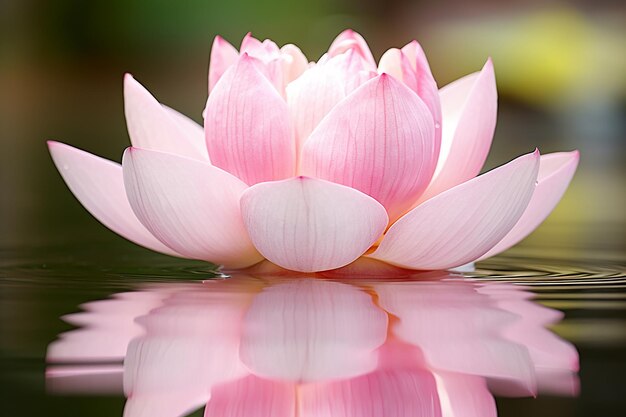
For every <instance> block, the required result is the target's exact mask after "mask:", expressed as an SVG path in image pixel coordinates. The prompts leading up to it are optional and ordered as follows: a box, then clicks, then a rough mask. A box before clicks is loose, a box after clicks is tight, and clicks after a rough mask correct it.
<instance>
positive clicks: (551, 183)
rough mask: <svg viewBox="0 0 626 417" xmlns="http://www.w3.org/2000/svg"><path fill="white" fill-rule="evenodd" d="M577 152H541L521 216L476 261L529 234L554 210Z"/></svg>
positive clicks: (577, 154) (505, 247)
mask: <svg viewBox="0 0 626 417" xmlns="http://www.w3.org/2000/svg"><path fill="white" fill-rule="evenodd" d="M578 159H579V153H578V151H573V152H559V153H551V154H547V155H542V156H541V160H540V164H539V175H538V176H537V187H535V192H534V193H533V196H532V198H531V199H530V203H528V207H527V208H526V211H524V214H523V215H522V217H521V218H520V219H519V220H518V222H517V223H516V224H515V226H513V229H511V231H510V232H509V233H508V234H507V235H506V236H505V237H504V239H502V240H501V241H500V242H498V244H497V245H496V246H494V247H493V248H491V249H490V250H489V252H487V253H486V254H484V255H483V256H481V257H480V259H479V260H482V259H486V258H489V257H491V256H494V255H497V254H499V253H500V252H504V251H505V250H507V249H509V248H510V247H511V246H513V245H516V244H517V243H518V242H520V241H521V240H522V239H524V238H525V237H526V236H528V235H529V234H531V233H532V232H533V231H534V230H535V229H536V228H537V227H538V226H539V225H540V224H541V223H542V222H543V221H544V220H545V219H546V218H547V217H548V215H549V214H550V213H551V212H552V210H554V208H555V207H556V205H557V204H558V203H559V201H560V200H561V197H563V194H565V190H567V186H568V185H569V183H570V181H571V180H572V177H573V176H574V173H575V172H576V167H577V166H578Z"/></svg>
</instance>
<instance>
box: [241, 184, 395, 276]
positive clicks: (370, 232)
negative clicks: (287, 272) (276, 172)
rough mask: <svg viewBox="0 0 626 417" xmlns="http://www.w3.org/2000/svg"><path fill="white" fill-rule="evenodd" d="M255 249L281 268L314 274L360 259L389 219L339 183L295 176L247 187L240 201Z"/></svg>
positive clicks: (376, 206) (375, 205)
mask: <svg viewBox="0 0 626 417" xmlns="http://www.w3.org/2000/svg"><path fill="white" fill-rule="evenodd" d="M241 211H242V214H243V220H244V223H245V225H246V228H247V229H248V232H249V234H250V238H251V239H252V242H253V243H254V245H255V247H256V248H257V249H258V250H259V252H261V254H263V256H265V257H266V258H267V259H269V260H270V261H272V262H274V263H275V264H277V265H279V266H282V267H283V268H287V269H291V270H295V271H301V272H314V271H323V270H327V269H334V268H339V267H342V266H344V265H347V264H349V263H350V262H352V261H354V260H355V259H356V258H358V257H359V256H361V255H362V254H363V253H364V252H365V251H366V250H367V249H368V248H369V247H370V246H371V245H372V244H373V243H374V242H375V241H376V240H377V239H378V238H379V237H380V235H381V234H382V233H383V231H384V230H385V227H386V226H387V222H388V218H387V214H386V213H385V209H384V208H383V207H382V206H381V205H380V204H379V203H378V202H376V201H375V200H374V199H373V198H371V197H368V196H367V195H365V194H363V193H360V192H359V191H357V190H355V189H352V188H349V187H345V186H342V185H339V184H334V183H330V182H327V181H324V180H318V179H314V178H306V177H297V178H292V179H289V180H284V181H279V182H268V183H261V184H257V185H255V186H253V187H250V188H249V189H248V190H246V192H245V193H244V194H243V196H242V197H241Z"/></svg>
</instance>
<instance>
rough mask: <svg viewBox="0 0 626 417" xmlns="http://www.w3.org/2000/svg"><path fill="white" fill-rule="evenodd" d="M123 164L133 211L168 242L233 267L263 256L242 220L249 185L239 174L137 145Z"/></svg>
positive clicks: (187, 252)
mask: <svg viewBox="0 0 626 417" xmlns="http://www.w3.org/2000/svg"><path fill="white" fill-rule="evenodd" d="M122 166H123V169H124V182H125V184H126V192H127V194H128V199H129V201H130V205H131V207H132V208H133V211H134V212H135V214H136V215H137V217H138V218H139V219H140V221H141V222H142V223H143V224H144V226H146V228H147V229H148V230H150V231H151V232H152V233H153V234H154V235H155V236H156V237H157V238H158V239H159V240H161V241H162V242H164V243H166V244H167V245H168V246H170V247H172V248H174V249H175V250H177V251H178V252H179V253H181V254H183V255H184V256H185V257H188V258H193V259H202V260H206V261H209V262H214V263H218V264H222V265H225V266H227V267H232V268H240V267H246V266H250V265H252V264H255V263H257V262H259V261H260V260H261V259H262V257H261V256H260V255H259V253H258V252H257V251H256V250H255V249H254V247H253V246H252V243H251V242H250V239H249V238H248V235H247V232H246V230H245V228H244V226H243V222H242V220H241V211H240V209H239V198H240V196H241V195H242V193H243V192H244V190H245V189H246V185H245V184H244V183H243V182H241V181H240V180H238V179H237V178H235V177H233V176H232V175H230V174H228V173H227V172H225V171H222V170H221V169H219V168H216V167H214V166H212V165H210V164H208V163H204V162H200V161H194V160H191V159H186V158H181V157H178V156H175V155H171V154H166V153H161V152H154V151H147V150H142V149H134V148H129V149H127V150H126V152H125V153H124V158H123V160H122Z"/></svg>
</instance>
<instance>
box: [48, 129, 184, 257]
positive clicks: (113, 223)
mask: <svg viewBox="0 0 626 417" xmlns="http://www.w3.org/2000/svg"><path fill="white" fill-rule="evenodd" d="M48 149H49V150H50V155H51V156H52V160H53V161H54V164H55V165H56V167H57V169H58V170H59V173H60V174H61V176H62V177H63V179H64V180H65V183H66V184H67V186H68V188H69V189H70V191H72V193H73V194H74V196H76V198H77V199H78V201H80V203H81V204H82V205H83V206H84V207H85V208H86V209H87V211H89V213H91V215H92V216H94V217H95V218H96V219H98V220H99V221H100V222H101V223H102V224H104V225H105V226H106V227H108V228H109V229H111V230H112V231H114V232H115V233H117V234H118V235H120V236H122V237H124V238H126V239H128V240H130V241H131V242H134V243H136V244H138V245H140V246H144V247H146V248H148V249H152V250H153V251H157V252H161V253H164V254H166V255H172V256H181V255H180V254H179V253H177V252H176V251H174V250H173V249H171V248H169V247H167V246H165V245H164V244H163V243H161V242H160V241H159V240H158V239H157V238H155V237H154V236H153V235H152V234H151V233H150V232H149V231H148V230H147V229H146V228H145V227H144V226H143V225H142V224H141V222H140V221H139V220H138V219H137V217H136V216H135V213H133V210H132V208H131V207H130V204H129V203H128V198H127V197H126V190H125V188H124V178H123V174H122V167H121V166H120V164H118V163H115V162H112V161H108V160H106V159H103V158H100V157H98V156H95V155H92V154H90V153H87V152H85V151H81V150H80V149H76V148H73V147H71V146H69V145H65V144H63V143H59V142H54V141H48Z"/></svg>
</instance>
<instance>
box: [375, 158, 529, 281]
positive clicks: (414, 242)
mask: <svg viewBox="0 0 626 417" xmlns="http://www.w3.org/2000/svg"><path fill="white" fill-rule="evenodd" d="M538 170H539V152H538V151H535V152H533V153H530V154H527V155H524V156H521V157H519V158H517V159H515V160H513V161H511V162H509V163H508V164H505V165H503V166H501V167H499V168H496V169H494V170H492V171H490V172H488V173H486V174H483V175H481V176H479V177H477V178H474V179H472V180H469V181H467V182H465V183H463V184H461V185H458V186H456V187H454V188H452V189H450V190H448V191H446V192H445V193H442V194H440V195H438V196H436V197H434V198H432V199H430V200H428V201H426V202H425V203H422V204H421V205H419V206H418V207H416V208H414V209H413V210H411V211H410V212H408V213H407V214H405V215H404V216H403V217H402V218H400V219H399V220H398V221H397V222H396V223H395V224H393V225H392V226H391V228H389V230H388V231H387V233H386V234H385V237H384V238H383V240H382V242H381V243H380V246H379V247H378V249H376V251H375V252H374V253H373V254H371V255H369V256H371V257H373V258H375V259H379V260H382V261H385V262H389V263H392V264H394V265H398V266H402V267H405V268H413V269H448V268H454V267H457V266H460V265H463V264H466V263H468V262H470V261H473V260H475V259H477V258H478V257H480V256H482V255H483V254H485V253H486V252H487V251H488V250H489V249H491V248H492V247H493V246H494V245H495V244H496V243H498V242H499V241H500V240H501V239H502V238H503V237H504V236H505V235H506V234H507V233H508V232H509V231H510V230H511V228H512V227H513V226H514V225H515V223H516V222H517V221H518V220H519V218H520V217H521V215H522V213H523V212H524V210H525V209H526V206H527V205H528V202H529V201H530V198H531V196H532V193H533V191H534V189H535V182H536V179H537V172H538Z"/></svg>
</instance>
